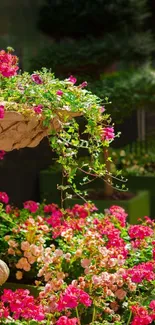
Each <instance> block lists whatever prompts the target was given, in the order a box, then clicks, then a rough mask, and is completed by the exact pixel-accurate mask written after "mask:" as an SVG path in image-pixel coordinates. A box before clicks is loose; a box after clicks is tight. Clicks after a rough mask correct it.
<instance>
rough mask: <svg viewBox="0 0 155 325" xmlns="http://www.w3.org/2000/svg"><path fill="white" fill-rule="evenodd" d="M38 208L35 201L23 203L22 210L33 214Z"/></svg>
mask: <svg viewBox="0 0 155 325" xmlns="http://www.w3.org/2000/svg"><path fill="white" fill-rule="evenodd" d="M38 208H39V203H37V202H35V201H26V202H24V209H27V210H29V211H30V212H31V213H35V212H36V211H37V210H38Z"/></svg>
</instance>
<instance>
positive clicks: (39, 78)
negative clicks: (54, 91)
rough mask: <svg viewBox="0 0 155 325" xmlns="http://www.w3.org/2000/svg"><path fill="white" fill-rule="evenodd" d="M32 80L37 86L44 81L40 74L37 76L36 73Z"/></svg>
mask: <svg viewBox="0 0 155 325" xmlns="http://www.w3.org/2000/svg"><path fill="white" fill-rule="evenodd" d="M31 79H32V80H33V81H34V82H35V83H36V84H38V85H40V84H42V83H43V81H42V79H41V77H40V76H39V74H35V73H33V74H32V75H31Z"/></svg>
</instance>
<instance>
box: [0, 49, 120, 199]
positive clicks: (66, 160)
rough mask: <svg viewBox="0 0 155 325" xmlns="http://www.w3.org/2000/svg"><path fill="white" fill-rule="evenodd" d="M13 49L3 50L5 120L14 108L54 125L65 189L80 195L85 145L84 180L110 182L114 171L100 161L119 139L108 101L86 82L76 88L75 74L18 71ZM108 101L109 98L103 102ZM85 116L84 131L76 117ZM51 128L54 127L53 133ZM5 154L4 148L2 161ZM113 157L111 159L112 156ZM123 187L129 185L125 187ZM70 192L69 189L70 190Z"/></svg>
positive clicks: (0, 77)
mask: <svg viewBox="0 0 155 325" xmlns="http://www.w3.org/2000/svg"><path fill="white" fill-rule="evenodd" d="M10 51H11V49H10V48H9V50H8V52H5V51H4V50H3V51H1V52H0V119H5V114H6V112H8V111H15V112H18V113H21V114H23V115H24V116H29V118H30V119H31V117H33V116H35V117H36V119H38V120H39V121H41V122H42V124H43V126H44V127H45V128H48V129H49V133H50V134H49V142H50V145H51V148H52V149H53V150H55V151H56V153H57V163H59V164H61V166H62V170H63V178H65V177H66V178H67V185H66V186H63V184H62V185H61V187H60V189H61V190H66V192H67V191H69V190H70V189H71V191H72V193H74V192H75V193H76V194H78V195H81V191H80V190H79V189H77V188H76V185H75V183H74V178H75V176H76V173H77V171H78V169H79V166H78V161H77V157H78V154H79V150H80V149H85V150H86V151H87V153H88V155H89V156H90V161H91V163H90V164H86V163H85V162H83V164H82V166H81V169H80V170H81V171H82V172H83V173H84V175H85V177H84V178H83V181H84V182H89V176H90V177H91V176H92V175H93V176H94V177H95V178H96V177H99V178H103V179H105V181H107V179H108V182H109V183H111V185H112V179H111V176H112V175H111V173H110V172H109V170H108V169H107V167H106V162H105V161H104V163H101V161H100V155H101V154H103V150H104V149H105V148H107V147H109V145H110V143H111V142H112V141H113V139H114V138H115V136H116V135H115V133H114V126H113V124H111V118H110V115H109V114H106V113H105V108H104V106H103V104H104V103H103V102H102V101H101V100H100V98H98V97H97V96H96V95H93V94H92V93H91V92H90V91H88V90H86V89H85V87H86V86H87V82H86V81H84V82H83V83H81V84H80V85H78V86H76V85H75V84H76V82H77V80H76V78H75V77H73V76H70V77H69V78H67V79H65V80H59V79H56V78H55V77H54V74H53V73H51V72H50V71H48V70H47V69H45V68H44V69H42V70H41V71H36V72H34V73H33V74H29V73H27V72H24V73H22V74H21V73H18V74H17V71H18V59H17V57H16V56H15V55H13V54H12V53H11V52H10ZM104 102H105V104H106V103H108V98H105V100H104ZM77 115H82V116H83V118H84V120H85V129H84V131H83V133H82V134H81V133H80V130H79V123H78V121H77V119H76V118H75V117H76V116H77ZM54 118H55V119H56V120H57V121H58V124H59V127H58V129H52V121H53V119H54ZM50 130H51V131H50ZM3 156H4V153H3V152H2V151H1V152H0V159H2V158H3ZM107 159H108V160H111V158H110V157H107ZM122 188H124V185H123V186H122ZM66 195H67V193H66Z"/></svg>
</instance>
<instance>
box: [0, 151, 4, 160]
mask: <svg viewBox="0 0 155 325" xmlns="http://www.w3.org/2000/svg"><path fill="white" fill-rule="evenodd" d="M4 156H5V151H4V150H0V160H3V159H4Z"/></svg>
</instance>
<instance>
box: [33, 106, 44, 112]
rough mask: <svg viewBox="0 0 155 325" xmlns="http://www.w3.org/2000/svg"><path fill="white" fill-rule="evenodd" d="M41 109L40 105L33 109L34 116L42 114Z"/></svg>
mask: <svg viewBox="0 0 155 325" xmlns="http://www.w3.org/2000/svg"><path fill="white" fill-rule="evenodd" d="M42 108H43V106H42V105H38V106H34V107H33V109H34V111H35V113H36V114H41V113H42Z"/></svg>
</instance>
